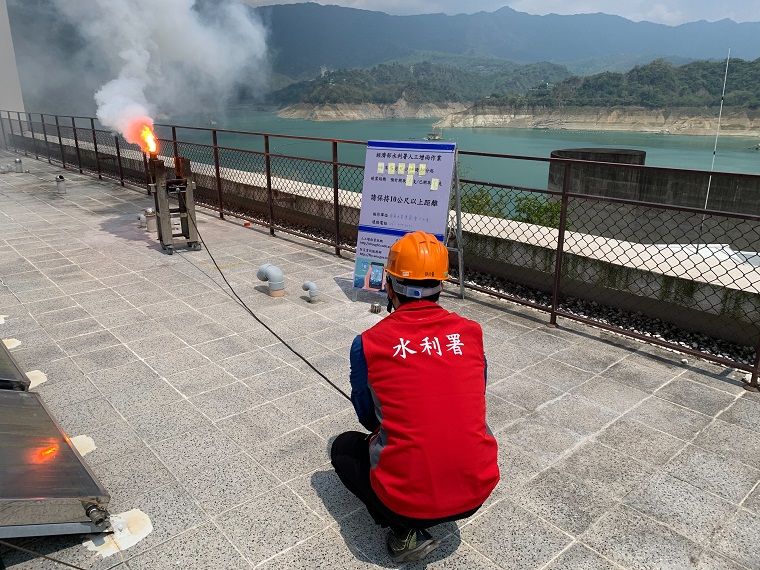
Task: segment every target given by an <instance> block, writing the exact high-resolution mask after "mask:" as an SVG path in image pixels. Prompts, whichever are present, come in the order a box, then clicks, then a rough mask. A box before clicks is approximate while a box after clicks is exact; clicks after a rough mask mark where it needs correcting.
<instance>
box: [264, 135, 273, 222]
mask: <svg viewBox="0 0 760 570" xmlns="http://www.w3.org/2000/svg"><path fill="white" fill-rule="evenodd" d="M264 169H265V171H266V177H267V209H268V210H269V235H270V236H273V235H274V195H273V192H272V158H271V156H270V155H269V135H264Z"/></svg>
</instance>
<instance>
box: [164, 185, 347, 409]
mask: <svg viewBox="0 0 760 570" xmlns="http://www.w3.org/2000/svg"><path fill="white" fill-rule="evenodd" d="M177 196H178V197H180V196H182V194H180V193H177ZM179 199H181V200H182V199H184V198H179ZM183 206H184V209H185V211H187V205H186V204H185V203H183ZM187 219H188V220H190V223H192V224H193V227H194V228H195V231H196V233H197V234H198V239H199V240H201V243H202V244H203V247H204V248H205V250H206V253H207V254H208V256H209V257H210V258H211V261H212V262H213V264H214V267H216V270H217V271H218V272H219V275H220V276H221V277H222V279H223V280H224V282H225V283H226V284H227V287H228V288H229V290H230V292H231V293H232V294H233V295H234V296H235V299H237V301H238V303H239V304H240V306H241V307H243V308H244V309H245V310H246V312H248V314H249V315H251V316H252V317H253V318H254V319H255V320H256V322H257V323H259V324H260V325H261V326H263V327H264V328H265V329H266V330H268V331H269V332H270V333H271V335H272V336H273V337H274V338H276V339H277V340H278V341H280V342H281V343H282V344H283V345H284V346H285V347H286V348H287V349H288V350H290V352H292V353H293V354H295V355H296V356H297V357H298V358H300V359H301V360H302V361H303V362H304V363H305V364H306V366H308V367H309V368H311V369H312V370H313V371H314V372H316V373H317V374H318V375H319V376H320V378H322V379H323V380H324V381H325V382H327V383H328V384H329V385H330V386H332V387H333V388H335V389H336V390H337V391H338V392H339V393H340V394H341V395H342V396H343V397H344V398H346V399H347V400H349V401H350V400H351V396H349V395H348V394H346V393H345V392H344V391H343V390H341V389H340V388H339V387H338V386H337V385H336V384H334V383H333V382H332V381H331V380H330V379H329V378H328V377H327V376H325V375H324V374H322V372H320V371H319V370H318V369H317V368H316V367H315V366H314V365H313V364H312V363H311V362H309V361H308V360H307V359H306V357H305V356H303V355H301V353H300V352H298V351H297V350H296V349H295V348H293V347H292V346H290V344H288V342H287V341H286V340H285V339H283V338H282V337H281V336H280V335H278V334H277V333H276V332H275V331H273V330H272V329H271V328H270V327H269V325H267V324H266V323H265V322H264V321H262V320H261V319H260V318H259V317H258V316H257V315H256V313H254V312H253V310H251V308H250V307H249V306H248V305H246V304H245V301H243V299H241V298H240V295H238V294H237V291H235V289H234V287H233V286H232V285H230V282H229V281H227V277H226V276H225V275H224V271H222V268H221V267H219V264H218V263H217V262H216V259H214V255H213V254H212V253H211V250H210V249H209V248H208V245H206V242H205V241H204V240H203V236H202V235H201V231H200V230H199V229H198V225H197V224H196V223H195V220H194V219H193V217H192V216H191V215H189V214H188V215H187ZM215 283H216V282H215ZM217 286H218V287H219V288H220V289H221V290H222V291H224V288H223V287H222V286H221V285H220V284H219V283H217Z"/></svg>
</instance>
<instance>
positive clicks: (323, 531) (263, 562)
mask: <svg viewBox="0 0 760 570" xmlns="http://www.w3.org/2000/svg"><path fill="white" fill-rule="evenodd" d="M333 531H334V529H333V527H332V526H326V527H324V528H323V529H321V530H320V531H319V532H316V533H314V534H312V535H310V536H309V537H308V538H305V539H303V540H299V541H298V542H295V543H293V544H291V545H290V546H288V547H287V548H285V549H284V550H281V551H279V552H276V553H274V554H272V555H271V556H269V557H267V558H265V559H264V560H261V561H260V562H258V563H257V564H255V565H253V568H263V567H264V565H266V564H268V563H269V562H271V561H272V560H274V559H275V558H277V557H278V556H280V555H282V554H285V553H287V552H290V551H291V550H294V549H295V548H297V547H298V546H301V545H302V544H304V543H306V542H308V541H310V540H312V539H313V538H316V537H318V536H319V535H321V534H328V533H331V532H333ZM354 548H356V549H357V550H359V551H360V552H361V553H362V554H364V556H367V555H366V554H365V553H364V551H362V550H360V549H359V548H358V547H357V546H354ZM349 552H350V551H349ZM367 559H368V560H372V558H370V557H369V556H367ZM246 561H248V560H247V559H246ZM248 563H249V564H252V563H251V562H250V561H248Z"/></svg>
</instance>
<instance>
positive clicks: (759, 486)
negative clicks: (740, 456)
mask: <svg viewBox="0 0 760 570" xmlns="http://www.w3.org/2000/svg"><path fill="white" fill-rule="evenodd" d="M742 465H744V464H743V463H742ZM755 491H757V492H758V493H760V480H758V481H757V483H755V485H754V486H753V487H752V488H751V489H750V490H749V492H748V493H747V494H746V495H744V497H743V498H742V500H741V501H739V506H740V507H741V508H743V509H747V510H750V509H749V508H748V507H746V506H744V504H745V503H746V502H747V499H749V498H750V497H751V496H752V493H754V492H755ZM750 512H752V511H751V510H750ZM757 515H758V516H760V512H758V513H757Z"/></svg>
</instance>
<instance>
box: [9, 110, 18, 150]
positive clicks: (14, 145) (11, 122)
mask: <svg viewBox="0 0 760 570" xmlns="http://www.w3.org/2000/svg"><path fill="white" fill-rule="evenodd" d="M6 114H7V115H8V128H9V129H10V130H11V140H12V141H13V152H16V153H17V152H18V145H17V144H16V133H14V132H13V119H11V112H10V111H6Z"/></svg>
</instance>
